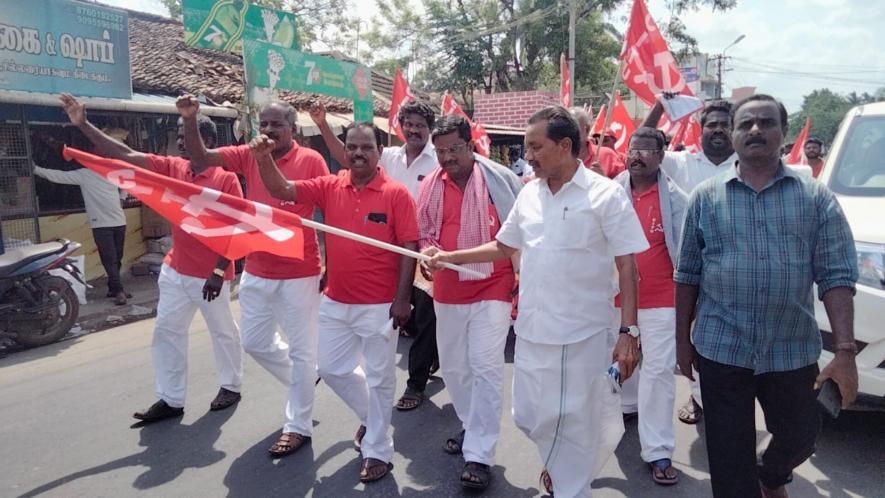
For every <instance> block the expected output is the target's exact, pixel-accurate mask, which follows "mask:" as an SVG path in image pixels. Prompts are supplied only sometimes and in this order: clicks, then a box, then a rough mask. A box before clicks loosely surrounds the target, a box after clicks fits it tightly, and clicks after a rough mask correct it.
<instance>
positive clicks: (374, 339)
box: [317, 296, 398, 462]
mask: <svg viewBox="0 0 885 498" xmlns="http://www.w3.org/2000/svg"><path fill="white" fill-rule="evenodd" d="M397 337H398V336H397V333H396V331H395V330H394V329H393V326H392V325H391V322H390V305H389V304H343V303H339V302H336V301H333V300H331V299H329V298H328V297H326V296H323V298H322V299H321V301H320V335H319V347H318V352H317V359H318V364H317V367H318V370H319V374H320V376H321V377H322V378H323V381H324V382H325V383H326V384H328V386H329V387H330V388H331V389H332V390H333V391H334V392H335V394H337V395H338V397H339V398H341V399H342V400H343V401H344V402H345V403H347V406H349V407H350V409H351V410H353V412H354V413H355V414H356V416H357V417H358V418H359V420H360V423H361V424H362V425H365V426H366V435H365V436H364V437H363V443H362V455H363V458H377V459H378V460H381V461H384V462H389V461H390V460H391V458H393V437H392V436H391V434H390V416H391V413H392V410H393V396H394V394H395V392H396V342H397Z"/></svg>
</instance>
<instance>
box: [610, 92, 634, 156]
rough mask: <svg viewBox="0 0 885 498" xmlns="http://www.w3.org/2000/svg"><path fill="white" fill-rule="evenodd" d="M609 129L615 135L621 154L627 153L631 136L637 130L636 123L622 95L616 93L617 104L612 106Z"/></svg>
mask: <svg viewBox="0 0 885 498" xmlns="http://www.w3.org/2000/svg"><path fill="white" fill-rule="evenodd" d="M608 129H609V130H610V131H611V132H612V133H614V135H615V145H614V149H615V151H617V152H620V153H621V154H626V153H627V147H628V146H629V145H630V136H632V135H633V132H634V131H635V130H636V124H635V123H633V120H632V119H631V118H630V113H629V112H627V107H626V106H625V105H624V101H622V100H621V95H620V94H619V93H615V105H614V107H612V121H611V124H610V125H609V127H608Z"/></svg>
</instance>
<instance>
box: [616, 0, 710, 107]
mask: <svg viewBox="0 0 885 498" xmlns="http://www.w3.org/2000/svg"><path fill="white" fill-rule="evenodd" d="M621 78H623V79H624V83H625V84H626V85H627V87H628V88H630V89H631V90H633V91H634V92H635V93H636V95H637V96H639V98H640V99H642V101H643V102H645V103H646V104H648V105H654V102H655V96H656V95H659V94H660V93H662V92H665V91H666V92H674V93H681V94H685V95H693V94H692V92H691V90H690V89H689V88H688V85H686V84H685V79H684V78H683V77H682V73H681V72H680V71H679V67H678V66H677V65H676V60H675V59H673V54H671V53H670V49H669V48H667V42H666V41H665V40H664V37H663V36H661V32H660V31H658V26H657V25H656V24H655V21H654V19H653V18H652V17H651V15H650V14H649V13H648V9H646V8H645V3H644V2H643V1H642V0H635V1H634V2H633V10H632V12H631V13H630V25H629V27H628V28H627V33H626V36H625V37H624V47H623V49H622V50H621Z"/></svg>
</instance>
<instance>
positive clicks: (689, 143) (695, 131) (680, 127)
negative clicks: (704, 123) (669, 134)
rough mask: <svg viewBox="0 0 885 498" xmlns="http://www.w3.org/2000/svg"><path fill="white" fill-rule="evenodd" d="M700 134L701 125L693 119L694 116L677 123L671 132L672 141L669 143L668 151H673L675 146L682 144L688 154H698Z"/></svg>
mask: <svg viewBox="0 0 885 498" xmlns="http://www.w3.org/2000/svg"><path fill="white" fill-rule="evenodd" d="M701 132H702V130H701V123H700V122H698V120H697V119H696V118H695V117H694V114H692V115H690V116H689V117H688V118H687V119H682V120H680V121H678V122H677V123H676V126H675V131H674V132H673V139H672V140H671V141H670V150H674V149H675V148H676V146H677V145H679V144H682V145H684V146H685V150H687V151H689V152H693V153H698V152H700V151H701Z"/></svg>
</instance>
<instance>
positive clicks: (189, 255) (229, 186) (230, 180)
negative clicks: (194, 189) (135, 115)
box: [147, 154, 243, 280]
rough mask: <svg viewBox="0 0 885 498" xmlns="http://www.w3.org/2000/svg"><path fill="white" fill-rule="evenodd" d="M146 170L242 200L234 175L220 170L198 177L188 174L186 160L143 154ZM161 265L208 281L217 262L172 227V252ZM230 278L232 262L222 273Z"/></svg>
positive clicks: (189, 168) (227, 278) (232, 274)
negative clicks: (145, 159) (145, 158)
mask: <svg viewBox="0 0 885 498" xmlns="http://www.w3.org/2000/svg"><path fill="white" fill-rule="evenodd" d="M147 158H148V161H149V162H150V169H151V170H152V171H154V172H155V173H159V174H161V175H165V176H168V177H170V178H175V179H176V180H181V181H185V182H188V183H193V184H194V185H199V186H201V187H209V188H211V189H215V190H218V191H219V192H224V193H225V194H230V195H235V196H237V197H243V189H241V188H240V181H239V180H237V175H235V174H233V173H228V172H227V171H224V170H222V169H220V168H206V170H205V171H203V172H202V173H200V174H199V175H194V174H193V172H192V171H191V163H190V161H188V160H187V159H183V158H181V157H175V156H157V155H154V154H147ZM163 262H164V263H166V264H167V265H169V266H170V267H171V268H172V269H173V270H175V271H177V272H178V273H181V274H182V275H187V276H189V277H197V278H209V276H210V275H212V271H213V270H214V269H215V263H217V262H218V254H217V253H215V252H213V251H212V250H211V249H209V248H208V247H206V246H204V245H203V243H202V242H200V241H199V240H197V239H195V238H194V237H193V236H191V235H189V234H187V233H186V232H185V231H184V230H182V229H181V227H178V226H173V227H172V250H171V251H169V252H168V253H167V254H166V258H165V259H163ZM232 278H234V265H233V263H231V264H229V265H228V266H227V269H226V270H225V271H224V279H225V280H231V279H232Z"/></svg>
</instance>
